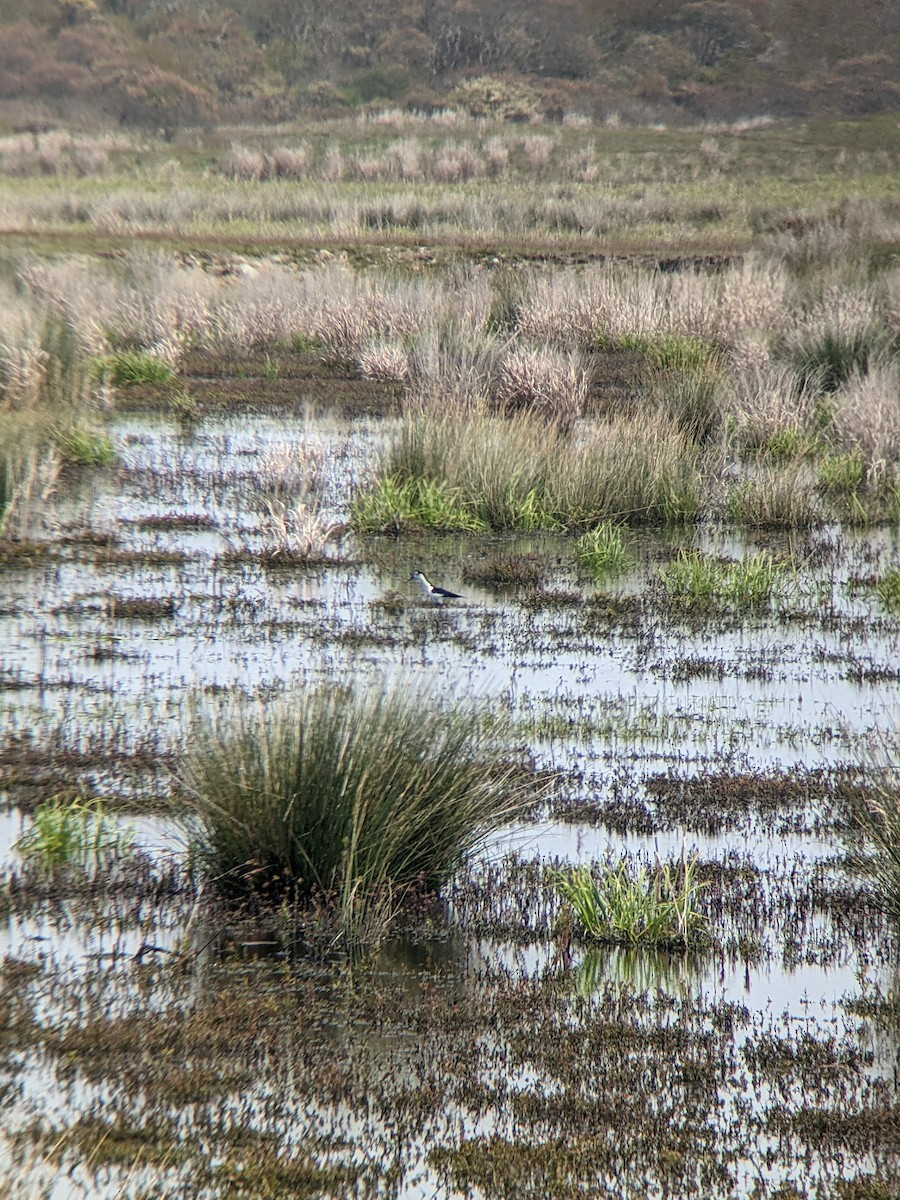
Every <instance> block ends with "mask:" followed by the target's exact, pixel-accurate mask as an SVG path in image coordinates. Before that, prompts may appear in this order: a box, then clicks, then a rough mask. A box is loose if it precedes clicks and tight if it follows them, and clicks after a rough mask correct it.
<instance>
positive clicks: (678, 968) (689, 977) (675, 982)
mask: <svg viewBox="0 0 900 1200" xmlns="http://www.w3.org/2000/svg"><path fill="white" fill-rule="evenodd" d="M702 967H703V964H702V962H701V961H700V960H699V959H698V958H697V957H696V956H695V955H685V954H684V953H683V952H682V953H677V952H676V953H672V952H671V951H668V950H659V949H656V948H653V947H641V948H640V949H636V948H635V947H632V946H604V947H591V948H590V949H589V950H587V951H586V953H585V955H584V958H583V959H582V960H581V962H580V963H579V964H578V966H577V967H576V968H575V971H574V983H575V992H576V994H577V995H579V996H581V997H582V998H583V999H585V1000H589V999H590V998H591V996H594V995H596V994H597V992H598V991H600V989H601V988H602V987H603V986H604V984H607V983H623V984H626V985H627V986H628V987H629V988H631V990H632V991H633V992H634V993H635V994H636V995H640V994H643V993H646V992H649V991H656V990H657V989H660V990H661V991H664V992H668V993H669V994H671V995H682V994H684V993H685V992H686V991H687V989H688V987H689V986H690V984H691V983H692V982H693V981H694V980H696V979H698V978H699V977H700V976H701V975H702Z"/></svg>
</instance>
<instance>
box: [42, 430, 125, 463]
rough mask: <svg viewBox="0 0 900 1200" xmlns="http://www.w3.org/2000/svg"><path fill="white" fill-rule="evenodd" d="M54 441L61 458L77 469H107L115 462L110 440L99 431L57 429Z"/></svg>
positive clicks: (112, 445) (114, 449) (114, 453)
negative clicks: (77, 467)
mask: <svg viewBox="0 0 900 1200" xmlns="http://www.w3.org/2000/svg"><path fill="white" fill-rule="evenodd" d="M55 440H56V445H57V448H58V449H59V452H60V454H61V455H62V457H63V458H64V459H65V460H66V461H67V462H70V463H75V464H76V465H77V466H79V467H108V466H109V465H110V463H113V462H115V460H116V448H115V445H114V444H113V441H112V438H111V437H110V436H109V435H108V434H106V433H103V432H101V431H99V430H95V429H82V428H80V427H79V426H72V427H70V428H67V429H58V430H57V431H56V437H55Z"/></svg>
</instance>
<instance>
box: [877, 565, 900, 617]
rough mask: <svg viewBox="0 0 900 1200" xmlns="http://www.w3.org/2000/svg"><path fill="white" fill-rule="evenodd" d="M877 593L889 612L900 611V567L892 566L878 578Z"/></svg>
mask: <svg viewBox="0 0 900 1200" xmlns="http://www.w3.org/2000/svg"><path fill="white" fill-rule="evenodd" d="M875 594H876V595H877V596H878V599H879V600H880V601H881V603H882V604H883V605H884V607H885V608H886V609H887V610H888V611H889V612H900V568H897V567H891V569H890V570H889V571H885V573H884V574H883V575H882V576H881V578H880V579H878V580H876V583H875Z"/></svg>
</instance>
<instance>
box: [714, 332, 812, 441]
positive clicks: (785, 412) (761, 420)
mask: <svg viewBox="0 0 900 1200" xmlns="http://www.w3.org/2000/svg"><path fill="white" fill-rule="evenodd" d="M723 408H724V410H725V411H726V412H727V414H728V418H729V420H730V423H731V427H732V430H733V432H734V434H735V437H736V439H737V441H738V443H739V444H740V445H741V446H743V447H744V448H745V449H749V450H759V449H765V448H767V447H768V446H769V445H770V444H771V442H772V439H773V438H775V437H778V436H780V435H783V434H784V433H785V432H789V433H794V434H797V435H798V436H799V437H809V436H811V433H812V431H813V426H814V421H815V416H816V396H815V389H813V388H810V387H808V386H806V385H805V384H804V382H803V380H802V379H801V378H800V376H799V375H798V374H797V372H796V371H795V370H794V369H793V368H792V367H789V366H785V365H783V364H779V363H773V362H772V361H771V360H770V359H769V358H768V357H767V356H765V355H763V356H761V357H756V358H754V357H750V356H749V355H748V356H747V357H746V358H745V359H744V361H743V362H740V361H739V362H738V363H736V364H735V366H734V367H733V369H732V371H731V376H730V384H729V388H728V394H727V397H726V398H725V400H724V402H723Z"/></svg>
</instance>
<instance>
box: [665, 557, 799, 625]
mask: <svg viewBox="0 0 900 1200" xmlns="http://www.w3.org/2000/svg"><path fill="white" fill-rule="evenodd" d="M660 578H661V580H662V583H663V586H664V588H665V590H666V593H667V595H668V596H669V598H670V599H671V600H673V601H675V602H676V603H677V604H679V605H680V606H682V607H684V608H696V609H710V608H729V609H733V610H735V611H738V612H746V611H759V610H762V609H767V608H769V607H770V606H771V604H772V600H773V598H774V596H775V595H776V593H777V592H778V591H779V590H780V589H781V587H782V586H783V584H784V578H785V571H784V568H783V567H782V566H781V565H780V564H779V563H777V562H776V561H775V559H774V558H773V557H772V555H771V554H769V553H768V552H766V551H763V552H761V553H760V554H749V555H745V557H743V558H741V559H738V560H736V561H734V560H722V559H716V558H710V557H709V556H707V555H705V554H700V553H699V552H698V551H696V550H682V551H681V552H680V553H679V555H678V557H677V558H676V559H675V561H674V562H673V563H671V564H670V565H669V566H668V567H665V568H664V569H663V570H662V571H661V572H660Z"/></svg>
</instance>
